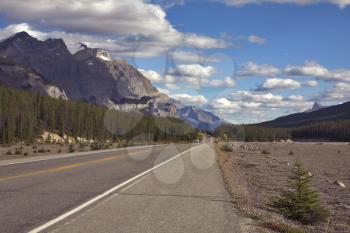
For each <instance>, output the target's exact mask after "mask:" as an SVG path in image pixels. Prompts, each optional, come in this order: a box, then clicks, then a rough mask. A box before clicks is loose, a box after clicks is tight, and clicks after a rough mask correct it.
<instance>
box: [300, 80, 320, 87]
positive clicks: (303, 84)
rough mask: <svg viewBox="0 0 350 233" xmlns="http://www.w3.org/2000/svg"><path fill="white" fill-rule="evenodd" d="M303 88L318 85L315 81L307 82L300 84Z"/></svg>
mask: <svg viewBox="0 0 350 233" xmlns="http://www.w3.org/2000/svg"><path fill="white" fill-rule="evenodd" d="M301 85H302V86H304V87H316V86H317V85H318V82H317V81H315V80H309V81H305V82H302V83H301Z"/></svg>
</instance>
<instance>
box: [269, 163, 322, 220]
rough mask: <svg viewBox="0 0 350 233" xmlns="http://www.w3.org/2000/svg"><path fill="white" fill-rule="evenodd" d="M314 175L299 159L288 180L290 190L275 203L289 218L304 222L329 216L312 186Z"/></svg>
mask: <svg viewBox="0 0 350 233" xmlns="http://www.w3.org/2000/svg"><path fill="white" fill-rule="evenodd" d="M311 180H312V177H311V176H310V175H309V174H308V172H306V171H305V169H304V168H303V167H302V164H301V163H300V162H299V161H297V162H296V163H295V165H294V168H293V172H292V175H291V176H290V177H289V180H288V187H289V190H287V191H284V192H283V193H282V194H281V196H280V197H279V198H278V200H277V201H276V202H275V203H274V205H275V207H276V208H277V209H278V210H280V212H281V213H282V214H283V215H285V216H286V217H287V218H290V219H294V220H298V221H300V222H302V223H305V224H308V223H314V222H317V221H322V220H324V219H325V218H326V217H327V216H328V210H327V209H325V208H324V207H322V205H321V202H320V198H319V194H318V192H317V191H316V190H314V189H313V188H312V187H311V184H310V183H311Z"/></svg>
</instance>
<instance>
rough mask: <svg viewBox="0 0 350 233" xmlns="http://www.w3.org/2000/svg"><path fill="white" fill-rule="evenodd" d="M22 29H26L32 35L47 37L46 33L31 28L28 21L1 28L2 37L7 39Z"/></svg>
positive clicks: (0, 35) (0, 37)
mask: <svg viewBox="0 0 350 233" xmlns="http://www.w3.org/2000/svg"><path fill="white" fill-rule="evenodd" d="M22 31H26V32H28V33H29V34H30V35H32V36H34V37H37V38H45V37H46V33H43V32H39V31H35V30H33V28H31V27H30V26H29V25H28V24H27V23H20V24H13V25H8V26H7V27H5V28H3V29H0V39H5V38H7V37H10V36H12V35H13V34H15V33H17V32H22Z"/></svg>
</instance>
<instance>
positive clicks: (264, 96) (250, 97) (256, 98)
mask: <svg viewBox="0 0 350 233" xmlns="http://www.w3.org/2000/svg"><path fill="white" fill-rule="evenodd" d="M231 99H232V100H234V101H245V102H260V103H278V102H280V101H282V100H283V99H284V98H283V96H281V95H274V94H272V93H259V92H249V91H239V92H236V93H233V94H232V95H231Z"/></svg>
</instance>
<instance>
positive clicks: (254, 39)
mask: <svg viewBox="0 0 350 233" xmlns="http://www.w3.org/2000/svg"><path fill="white" fill-rule="evenodd" d="M247 39H248V41H249V42H250V43H253V44H265V43H266V39H265V38H262V37H260V36H255V35H251V36H248V38H247Z"/></svg>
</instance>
